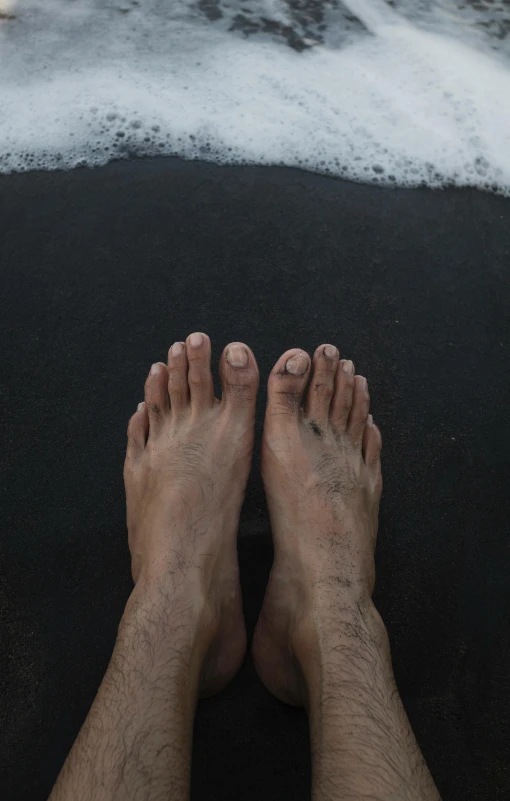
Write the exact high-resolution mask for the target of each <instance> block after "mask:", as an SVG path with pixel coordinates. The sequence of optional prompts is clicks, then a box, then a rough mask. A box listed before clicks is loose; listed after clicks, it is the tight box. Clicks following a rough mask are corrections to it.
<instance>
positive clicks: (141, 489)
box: [124, 333, 258, 695]
mask: <svg viewBox="0 0 510 801" xmlns="http://www.w3.org/2000/svg"><path fill="white" fill-rule="evenodd" d="M210 360H211V344H210V341H209V338H208V337H207V336H206V335H205V334H200V333H195V334H192V335H191V336H190V337H188V339H187V341H186V343H180V342H177V343H175V344H174V345H173V346H172V347H171V348H170V351H169V354H168V366H167V365H165V364H162V363H158V364H155V365H153V366H152V368H151V371H150V374H149V377H148V378H147V381H146V384H145V401H144V402H143V403H141V404H139V407H138V411H137V412H136V413H135V414H134V415H133V417H132V418H131V420H130V422H129V427H128V446H127V455H126V462H125V468H124V481H125V485H126V497H127V523H128V531H129V547H130V550H131V557H132V572H133V579H134V581H135V582H136V584H137V589H138V587H139V586H142V587H143V588H147V590H148V591H149V592H150V591H153V589H154V588H155V587H156V588H157V591H158V592H163V593H164V594H165V595H166V596H167V597H168V598H169V599H170V600H171V603H172V604H173V606H174V607H176V606H177V605H183V606H185V607H186V610H187V611H189V610H190V608H191V610H192V614H193V618H194V619H195V620H196V635H195V640H196V642H195V646H194V647H195V651H196V658H197V663H199V664H203V668H202V670H201V674H200V691H201V694H202V695H210V694H212V693H215V692H218V691H219V690H221V689H222V688H223V687H224V686H225V685H226V684H227V683H228V682H229V681H230V679H231V678H232V676H233V675H234V674H235V673H236V671H237V670H238V668H239V666H240V664H241V662H242V660H243V658H244V655H245V651H246V632H245V626H244V619H243V613H242V602H241V593H240V586H239V571H238V563H237V530H238V524H239V515H240V512H241V506H242V503H243V498H244V492H245V488H246V482H247V479H248V474H249V471H250V466H251V456H252V448H253V436H254V420H255V398H256V394H257V388H258V369H257V364H256V361H255V358H254V356H253V353H252V352H251V350H250V349H249V348H248V347H247V346H246V345H243V344H241V343H232V344H231V345H229V346H228V347H227V348H225V351H224V353H223V355H222V357H221V360H220V377H221V381H222V387H223V394H222V400H221V402H220V401H218V400H216V399H215V397H214V390H213V381H212V376H211V368H210ZM169 396H170V397H169Z"/></svg>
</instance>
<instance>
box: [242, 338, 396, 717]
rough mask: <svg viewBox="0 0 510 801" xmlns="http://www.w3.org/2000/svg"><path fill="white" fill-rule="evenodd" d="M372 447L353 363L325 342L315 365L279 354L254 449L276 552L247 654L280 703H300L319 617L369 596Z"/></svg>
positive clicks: (373, 531) (373, 436)
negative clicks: (260, 434)
mask: <svg viewBox="0 0 510 801" xmlns="http://www.w3.org/2000/svg"><path fill="white" fill-rule="evenodd" d="M311 370H312V378H311V382H310V387H309V389H308V392H307V394H306V399H305V400H304V405H303V407H302V399H303V395H304V391H305V387H306V385H307V382H308V379H309V375H310V371H311ZM380 452H381V435H380V433H379V429H378V428H377V427H376V426H375V425H374V423H373V420H372V417H371V415H369V395H368V388H367V382H366V380H365V379H364V378H362V377H361V376H355V375H354V366H353V364H352V362H350V361H340V360H339V354H338V350H337V349H336V348H335V347H333V346H332V345H322V346H321V347H319V348H318V349H317V351H316V352H315V356H314V359H313V367H312V366H311V363H310V357H309V356H308V354H306V353H304V351H301V350H297V349H293V350H289V351H287V353H285V354H284V355H283V356H282V357H281V358H280V359H279V360H278V362H277V364H276V365H275V367H274V369H273V371H272V373H271V376H270V378H269V385H268V405H267V413H266V421H265V426H264V437H263V445H262V475H263V478H264V484H265V487H266V493H267V499H268V504H269V513H270V517H271V525H272V530H273V538H274V546H275V558H274V564H273V568H272V571H271V576H270V580H269V584H268V587H267V591H266V596H265V600H264V604H263V608H262V611H261V614H260V618H259V621H258V624H257V628H256V632H255V637H254V642H253V659H254V662H255V665H256V668H257V670H258V673H259V675H260V677H261V679H262V681H263V682H264V684H265V685H266V687H267V688H268V689H269V690H270V691H271V692H272V693H273V694H274V695H276V696H277V697H278V698H280V699H281V700H282V701H285V702H287V703H290V704H299V705H305V706H306V705H307V700H308V699H307V688H306V681H305V679H304V676H303V666H304V665H305V664H306V662H307V659H309V658H310V655H311V654H312V653H317V651H318V649H317V648H316V644H315V641H316V640H317V638H319V637H320V626H319V625H318V618H319V616H320V615H324V614H326V612H325V610H326V609H329V610H330V612H329V613H334V610H336V611H337V612H338V609H339V606H342V604H344V605H345V607H347V606H349V605H351V604H352V605H356V604H360V603H361V604H363V603H364V602H365V601H369V600H370V597H371V594H372V591H373V585H374V559H373V557H374V549H375V541H376V535H377V518H378V511H379V499H380V496H381V489H382V477H381V463H380ZM332 610H333V611H332ZM319 650H320V649H319Z"/></svg>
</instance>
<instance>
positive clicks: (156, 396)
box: [145, 362, 169, 431]
mask: <svg viewBox="0 0 510 801" xmlns="http://www.w3.org/2000/svg"><path fill="white" fill-rule="evenodd" d="M145 405H146V407H147V412H148V415H149V425H150V429H151V431H153V430H155V429H156V428H157V427H158V426H159V425H160V423H161V421H162V419H163V417H164V416H165V415H166V414H168V410H169V405H168V368H167V366H166V364H163V363H162V362H157V363H156V364H153V365H152V367H151V369H150V373H149V375H148V376H147V381H146V382H145Z"/></svg>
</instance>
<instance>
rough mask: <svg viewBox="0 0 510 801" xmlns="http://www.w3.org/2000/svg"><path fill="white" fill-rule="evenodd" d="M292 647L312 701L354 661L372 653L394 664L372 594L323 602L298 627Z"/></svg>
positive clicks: (374, 656)
mask: <svg viewBox="0 0 510 801" xmlns="http://www.w3.org/2000/svg"><path fill="white" fill-rule="evenodd" d="M291 648H292V653H293V656H294V659H295V660H296V662H297V664H298V665H299V670H300V672H301V674H302V676H303V683H304V686H305V687H306V692H307V696H308V699H309V698H310V697H311V696H313V695H315V694H316V692H317V689H318V688H320V687H323V686H326V685H327V684H328V683H329V681H330V680H331V679H332V678H334V677H335V676H336V677H339V676H341V675H342V674H343V673H345V672H347V671H348V670H349V669H350V667H349V663H350V662H351V660H352V659H356V658H359V659H363V658H364V657H365V656H366V655H367V654H370V658H374V659H375V658H377V659H382V660H384V661H389V662H390V663H391V655H390V647H389V640H388V635H387V632H386V627H385V625H384V623H383V620H382V618H381V616H380V615H379V613H378V611H377V609H376V608H375V606H374V603H373V601H372V599H371V598H370V597H369V596H368V595H367V596H366V597H365V598H362V599H354V598H353V597H352V596H350V597H347V596H346V597H343V598H339V596H338V595H337V596H336V602H335V603H333V602H331V601H328V602H324V601H323V602H322V604H321V605H318V606H316V607H315V608H314V611H313V613H312V614H310V615H308V616H307V617H306V618H304V619H303V620H302V621H301V623H300V624H299V625H298V626H296V629H295V632H294V635H293V638H292V643H291ZM351 667H352V665H351Z"/></svg>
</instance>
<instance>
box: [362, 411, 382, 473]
mask: <svg viewBox="0 0 510 801" xmlns="http://www.w3.org/2000/svg"><path fill="white" fill-rule="evenodd" d="M381 448H382V437H381V432H380V431H379V429H378V428H377V426H376V425H375V423H374V418H373V417H372V415H371V414H369V415H368V419H367V424H366V426H365V431H364V432H363V458H364V460H365V464H366V465H367V467H369V468H370V469H377V468H378V467H379V465H380V462H381Z"/></svg>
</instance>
